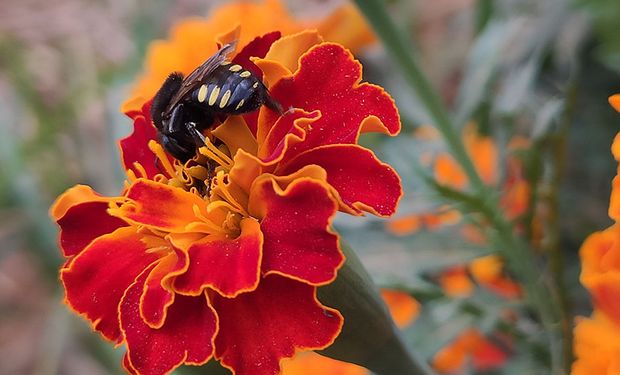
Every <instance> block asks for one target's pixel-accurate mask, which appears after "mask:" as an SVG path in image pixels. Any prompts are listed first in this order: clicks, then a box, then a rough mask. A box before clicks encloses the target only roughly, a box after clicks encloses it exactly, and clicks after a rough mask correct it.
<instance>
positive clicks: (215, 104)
mask: <svg viewBox="0 0 620 375" xmlns="http://www.w3.org/2000/svg"><path fill="white" fill-rule="evenodd" d="M260 87H261V86H260V84H259V82H258V79H257V78H256V77H255V76H254V75H253V74H252V73H250V72H249V71H247V70H244V69H243V68H242V67H241V66H240V65H236V64H230V63H228V64H226V65H222V66H220V67H218V68H217V69H216V70H215V71H214V72H213V73H212V74H211V77H209V80H208V81H207V82H205V83H204V84H202V85H201V86H200V87H199V88H198V89H196V90H195V91H194V92H193V94H192V100H194V102H196V103H197V104H199V105H201V106H206V107H208V108H209V109H210V110H212V111H215V112H224V113H231V114H233V113H243V112H249V111H252V110H254V109H256V108H258V107H259V106H260V105H261V103H255V105H252V104H254V103H252V101H253V98H255V97H259V96H260V95H256V92H257V90H258V89H260ZM254 101H256V100H254Z"/></svg>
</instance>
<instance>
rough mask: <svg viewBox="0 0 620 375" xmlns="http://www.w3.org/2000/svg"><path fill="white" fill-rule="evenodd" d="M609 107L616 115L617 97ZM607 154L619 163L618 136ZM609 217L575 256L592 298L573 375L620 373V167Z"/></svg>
mask: <svg viewBox="0 0 620 375" xmlns="http://www.w3.org/2000/svg"><path fill="white" fill-rule="evenodd" d="M609 103H610V104H611V105H612V106H613V107H614V108H615V109H616V110H617V111H619V112H620V95H613V96H611V97H610V98H609ZM611 151H612V154H613V156H614V158H615V159H616V161H618V162H620V133H618V134H617V135H616V137H615V138H614V141H613V144H612V146H611ZM609 216H610V217H611V218H612V219H613V220H614V221H615V222H616V223H615V224H613V225H612V226H610V227H609V228H607V229H605V230H603V231H598V232H594V233H592V234H590V235H589V236H588V237H587V238H586V239H585V241H584V242H583V244H582V245H581V249H580V252H579V255H580V258H581V265H582V269H581V278H580V279H581V283H582V284H583V285H584V286H585V287H586V288H587V289H588V291H589V292H590V294H592V298H593V304H594V312H593V313H592V317H591V318H578V319H577V325H576V327H575V340H574V342H573V348H574V352H575V357H576V360H575V362H574V363H573V367H572V372H571V373H572V374H573V375H589V374H619V373H620V223H619V220H620V165H619V167H618V174H617V175H616V177H614V179H613V182H612V191H611V197H610V202H609Z"/></svg>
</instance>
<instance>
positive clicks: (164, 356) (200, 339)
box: [119, 269, 217, 375]
mask: <svg viewBox="0 0 620 375" xmlns="http://www.w3.org/2000/svg"><path fill="white" fill-rule="evenodd" d="M150 271H151V269H148V270H146V271H145V272H144V273H142V275H140V277H138V279H136V281H135V283H133V285H132V286H131V287H129V289H127V292H126V293H125V296H124V297H123V300H122V302H121V305H120V308H119V316H120V322H121V327H122V330H123V333H124V334H125V339H126V340H127V362H128V364H129V365H130V367H131V368H133V369H135V370H136V372H137V373H139V374H142V375H150V374H153V375H161V374H166V373H168V372H170V371H172V370H173V369H175V368H176V367H178V366H179V365H181V364H183V363H186V364H194V365H202V364H204V363H206V362H207V361H208V360H209V359H210V358H211V356H212V355H213V337H214V336H215V332H216V331H217V316H216V315H215V311H214V310H213V308H212V307H211V306H210V305H209V302H208V300H207V299H206V296H205V295H201V296H198V297H187V296H181V295H177V296H176V297H175V299H174V303H173V304H172V305H171V306H170V307H169V308H168V314H167V316H166V321H165V323H164V325H163V326H162V327H161V328H159V329H153V328H151V327H149V326H148V325H147V324H146V323H145V322H144V321H143V320H142V318H141V316H140V307H139V306H140V296H141V295H142V290H143V286H144V283H145V281H146V278H147V275H148V273H149V272H150ZM127 367H129V366H127Z"/></svg>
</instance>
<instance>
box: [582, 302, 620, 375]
mask: <svg viewBox="0 0 620 375" xmlns="http://www.w3.org/2000/svg"><path fill="white" fill-rule="evenodd" d="M574 351H575V357H576V360H575V362H574V363H573V367H572V371H571V374H572V375H593V374H610V375H611V374H620V326H618V324H616V323H614V322H612V321H611V320H610V319H608V318H607V317H606V316H605V315H604V314H602V313H598V312H595V313H594V314H593V315H592V317H591V318H583V317H580V318H577V325H576V326H575V339H574Z"/></svg>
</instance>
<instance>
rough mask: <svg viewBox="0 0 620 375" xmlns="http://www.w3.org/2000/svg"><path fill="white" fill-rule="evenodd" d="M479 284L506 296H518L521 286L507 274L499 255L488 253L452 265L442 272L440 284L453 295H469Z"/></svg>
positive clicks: (445, 291) (447, 292)
mask: <svg viewBox="0 0 620 375" xmlns="http://www.w3.org/2000/svg"><path fill="white" fill-rule="evenodd" d="M472 279H473V281H475V282H476V283H477V284H478V285H480V286H482V287H484V288H486V289H489V290H491V291H492V292H494V293H495V294H497V295H500V296H502V297H504V298H518V297H520V296H521V287H520V286H519V284H518V283H516V282H515V281H513V280H512V279H510V278H509V277H508V276H506V274H505V271H504V263H503V261H502V259H501V257H499V256H497V255H487V256H484V257H480V258H477V259H474V260H472V261H471V262H470V263H469V264H468V265H466V266H464V265H458V266H454V267H450V268H449V269H447V270H444V271H443V272H441V274H440V276H439V285H440V286H441V288H442V289H443V291H444V293H445V294H446V295H448V296H451V297H467V296H469V295H471V294H472V293H473V291H474V287H475V284H474V282H473V281H472Z"/></svg>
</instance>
